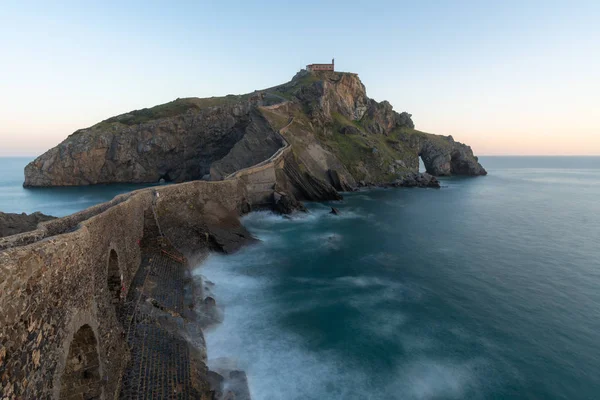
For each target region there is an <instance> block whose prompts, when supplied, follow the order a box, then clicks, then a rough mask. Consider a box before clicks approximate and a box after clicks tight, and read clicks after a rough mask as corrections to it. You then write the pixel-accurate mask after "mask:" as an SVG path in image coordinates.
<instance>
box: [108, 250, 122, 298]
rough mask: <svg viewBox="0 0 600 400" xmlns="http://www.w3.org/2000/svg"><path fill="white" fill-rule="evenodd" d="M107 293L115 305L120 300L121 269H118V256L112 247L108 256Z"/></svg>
mask: <svg viewBox="0 0 600 400" xmlns="http://www.w3.org/2000/svg"><path fill="white" fill-rule="evenodd" d="M106 279H107V284H108V295H109V297H110V300H111V301H112V303H113V304H115V306H118V304H119V303H120V302H121V271H120V270H119V256H118V255H117V252H116V251H115V250H114V249H111V250H110V255H109V256H108V273H107V277H106Z"/></svg>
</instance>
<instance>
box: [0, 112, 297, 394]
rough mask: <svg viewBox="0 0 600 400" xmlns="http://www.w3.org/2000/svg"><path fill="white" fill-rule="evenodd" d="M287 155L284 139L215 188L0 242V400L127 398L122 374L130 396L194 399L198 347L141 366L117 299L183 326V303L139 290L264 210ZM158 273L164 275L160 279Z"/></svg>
mask: <svg viewBox="0 0 600 400" xmlns="http://www.w3.org/2000/svg"><path fill="white" fill-rule="evenodd" d="M290 123H292V121H290ZM288 126H289V124H288ZM284 143H285V142H284ZM289 150H290V148H289V145H288V144H286V145H285V146H284V147H283V148H281V149H280V150H279V151H278V152H277V153H275V154H274V155H273V156H272V157H270V158H269V159H268V160H265V161H263V162H261V163H259V164H258V165H255V166H253V167H250V168H246V169H244V170H241V171H238V172H236V173H234V174H232V175H231V176H229V177H227V179H225V180H223V181H215V182H209V181H194V182H188V183H182V184H177V185H168V186H161V187H154V188H147V189H141V190H138V191H134V192H131V193H127V194H123V195H120V196H117V197H115V198H114V199H113V200H112V201H110V202H107V203H104V204H100V205H97V206H94V207H91V208H89V209H86V210H84V211H81V212H78V213H76V214H73V215H70V216H68V217H65V218H60V219H57V220H53V221H49V222H47V223H43V224H40V226H39V227H38V229H37V230H35V231H32V232H26V233H23V234H19V235H14V236H10V237H6V238H0V310H2V311H1V312H0V389H1V390H0V399H13V398H14V399H116V398H119V397H121V398H127V396H129V395H128V394H124V393H123V392H122V388H123V387H124V386H126V382H123V377H124V376H129V375H135V376H134V377H133V378H135V379H134V380H135V382H138V383H135V385H137V386H134V387H133V388H130V389H132V390H134V392H132V393H136V392H135V390H138V391H147V390H149V388H148V386H147V385H150V386H151V385H154V386H155V387H158V386H160V387H161V388H162V389H161V390H162V392H161V391H153V392H151V393H152V396H156V395H157V393H159V397H160V396H162V395H165V396H166V393H168V397H169V398H188V397H189V398H194V396H191V395H189V393H196V394H200V398H206V399H208V398H209V397H208V396H209V394H208V392H207V390H206V382H205V379H204V377H205V374H206V366H205V361H206V360H205V349H202V348H200V349H196V350H195V353H194V354H197V353H198V351H199V354H200V356H199V357H198V358H199V360H197V362H196V363H193V362H190V363H188V364H184V363H181V364H180V365H179V364H177V363H175V365H179V367H177V368H180V369H182V370H183V371H175V370H174V369H173V368H175V367H168V365H167V364H166V361H165V364H164V365H161V362H162V361H160V360H161V358H160V357H157V358H156V359H155V358H151V359H146V357H147V354H150V353H148V352H147V351H144V350H143V349H140V348H136V346H138V344H137V343H138V342H136V341H132V340H131V338H130V337H129V336H130V332H131V325H132V324H134V323H139V324H142V323H146V325H144V327H145V328H144V329H145V330H144V331H143V332H146V333H144V336H143V337H142V339H144V338H146V339H147V337H148V335H149V334H150V333H148V332H150V331H148V329H151V328H152V326H154V325H152V324H151V323H148V321H149V319H146V320H145V322H144V321H141V319H140V317H139V315H138V316H137V317H136V314H135V312H136V311H135V310H134V311H132V312H133V314H132V313H129V314H128V311H126V309H127V307H128V306H127V304H129V305H132V304H133V307H134V308H136V307H138V306H139V305H140V302H141V300H140V299H141V298H143V299H145V302H144V304H145V303H152V304H154V305H155V309H160V310H163V311H168V313H170V315H171V316H172V317H173V320H174V321H175V322H174V324H183V325H185V323H181V320H182V319H181V318H182V315H184V314H185V310H184V308H185V307H183V306H182V304H183V300H181V301H180V302H176V303H177V304H180V305H179V306H172V307H171V306H170V305H169V301H167V300H161V298H160V296H158V295H156V294H152V295H150V294H148V293H151V290H150V289H151V288H152V285H157V284H158V285H160V284H161V280H160V279H158V278H156V277H155V283H154V284H153V283H152V282H148V279H150V280H152V277H151V275H152V276H158V275H160V274H159V273H160V271H158V269H160V268H163V269H164V268H165V266H168V263H166V261H164V257H167V258H169V257H175V259H176V260H179V261H178V262H182V263H185V262H186V259H185V258H183V257H182V256H181V255H186V256H188V257H189V256H190V255H192V254H193V253H194V252H196V251H198V250H202V249H203V248H204V250H207V249H209V248H210V246H211V243H212V242H219V240H220V239H219V235H222V234H223V231H226V230H230V229H232V227H233V228H235V226H237V225H239V221H238V219H237V217H238V216H239V215H240V214H242V213H243V212H247V211H249V210H250V209H252V208H255V207H262V206H265V205H269V204H270V203H271V202H272V201H273V191H274V188H275V184H276V183H277V179H278V176H281V174H280V173H279V172H278V171H281V170H282V169H283V167H284V165H285V163H286V158H287V157H288V156H289ZM236 224H237V225H236ZM151 226H156V227H158V230H159V231H160V234H158V233H157V234H156V235H155V236H160V237H161V238H163V234H164V238H163V239H164V241H165V242H168V243H172V244H173V246H174V248H173V250H172V253H177V252H178V251H179V252H181V253H179V254H180V255H179V256H178V255H173V254H172V253H169V252H168V251H164V250H163V251H164V253H156V252H154V253H153V252H151V251H150V250H148V251H146V250H145V249H146V248H150V247H147V245H146V242H147V237H148V232H149V231H150V230H151ZM158 230H157V231H158ZM203 244H205V246H204V245H203ZM145 246H146V247H145ZM169 254H171V255H170V256H168V255H169ZM160 257H163V258H160ZM161 260H163V261H161ZM157 262H158V264H156V263H157ZM155 264H156V265H155ZM165 271H166V272H164V273H166V274H167V275H165V276H166V277H168V276H172V272H168V271H169V270H168V269H167V270H165ZM178 273H179V272H178ZM157 274H158V275H157ZM182 276H183V275H182ZM182 279H183V278H182ZM136 282H137V283H136ZM128 301H129V303H127V302H128ZM158 303H160V304H158ZM165 304H166V305H165ZM142 306H143V304H142ZM151 308H152V307H151ZM160 310H159V311H160ZM150 314H151V312H149V313H148V314H147V316H150ZM144 315H146V314H144ZM148 318H150V317H148ZM184 322H185V321H184ZM140 326H142V325H140ZM139 332H142V330H141V328H140V330H139ZM139 332H138V335H139V334H140V333H139ZM171 334H172V332H167V333H165V335H167V336H164V335H163V336H164V338H165V337H166V338H169V337H171V336H168V335H171ZM158 335H159V336H160V335H161V333H160V332H158ZM198 335H199V336H200V338H199V343H200V345H199V344H198V342H197V343H194V345H195V347H198V346H199V347H202V345H203V344H202V343H203V339H202V337H201V336H202V333H201V331H200V332H199V333H198ZM164 338H163V339H164ZM146 339H144V340H146ZM163 342H165V343H167V344H169V343H173V341H172V340H163ZM180 342H182V343H185V342H186V341H185V340H182V341H180ZM139 343H140V346H144V343H145V342H144V341H143V340H141V339H140V341H139ZM177 343H179V342H177ZM145 345H148V344H145ZM190 346H192V345H190ZM184 347H185V346H184ZM169 351H171V352H175V353H176V351H175V350H169ZM178 351H181V350H178ZM186 351H187V350H186ZM167 353H168V352H167ZM152 354H154V353H152ZM186 354H187V353H186ZM190 354H192V353H190ZM159 355H160V354H159ZM152 357H154V355H153V356H152ZM168 357H172V355H169V354H167V358H168ZM175 357H177V354H175ZM171 361H172V360H171ZM135 363H138V364H136V365H151V366H152V368H154V367H155V368H156V371H150V372H148V371H146V372H143V371H144V370H143V369H139V371H140V372H139V374H138V370H137V369H132V368H134V367H135V368H137V367H136V366H135V365H134V364H135ZM143 363H145V364H143ZM132 365H133V367H132ZM169 365H170V364H169ZM161 368H162V369H161ZM177 368H175V369H177ZM159 370H160V371H163V372H161V373H160V374H162V375H160V374H159V372H158V371H159ZM143 374H146V375H144V376H141V375H143ZM138 375H140V376H138ZM175 376H184V377H188V378H189V379H188V378H185V379H188V381H189V382H191V384H190V385H192V386H193V388H192V389H193V390H192V391H191V392H189V393H188V392H186V391H185V390H186V389H185V382H184V383H182V381H181V379H184V378H177V379H179V381H178V380H177V379H175ZM194 377H196V378H195V379H194ZM133 378H132V379H133ZM139 382H145V383H144V384H143V385H142V383H139ZM128 385H130V386H131V385H132V383H131V382H130V383H128ZM190 390H191V389H190ZM194 390H195V392H194ZM148 393H150V392H148ZM148 393H146V395H147V396H150V397H151V395H150V394H148ZM160 393H162V395H160ZM185 393H188V394H186V395H184V394H185ZM138 394H139V395H141V396H142V397H143V398H146V397H144V396H145V395H144V393H143V392H142V393H138ZM150 397H148V398H150Z"/></svg>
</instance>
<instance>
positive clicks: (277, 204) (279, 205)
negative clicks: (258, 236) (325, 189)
mask: <svg viewBox="0 0 600 400" xmlns="http://www.w3.org/2000/svg"><path fill="white" fill-rule="evenodd" d="M273 211H275V212H278V213H279V214H292V213H293V212H294V211H302V212H306V211H307V210H306V207H304V204H302V203H301V202H299V201H298V200H296V199H295V198H294V197H293V196H290V195H287V194H285V193H281V192H274V193H273Z"/></svg>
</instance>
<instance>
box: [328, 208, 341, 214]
mask: <svg viewBox="0 0 600 400" xmlns="http://www.w3.org/2000/svg"><path fill="white" fill-rule="evenodd" d="M329 214H333V215H340V210H338V209H337V208H335V207H331V211H329Z"/></svg>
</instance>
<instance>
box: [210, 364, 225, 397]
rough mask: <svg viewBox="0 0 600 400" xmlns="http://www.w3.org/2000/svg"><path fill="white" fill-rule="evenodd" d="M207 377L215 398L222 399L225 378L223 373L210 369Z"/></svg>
mask: <svg viewBox="0 0 600 400" xmlns="http://www.w3.org/2000/svg"><path fill="white" fill-rule="evenodd" d="M206 379H207V380H208V384H209V386H210V391H211V392H212V393H213V398H214V399H220V398H221V396H222V395H223V381H224V380H225V378H223V376H222V375H221V374H218V373H216V372H215V371H210V370H209V371H208V372H207V374H206Z"/></svg>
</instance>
